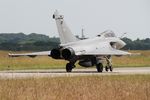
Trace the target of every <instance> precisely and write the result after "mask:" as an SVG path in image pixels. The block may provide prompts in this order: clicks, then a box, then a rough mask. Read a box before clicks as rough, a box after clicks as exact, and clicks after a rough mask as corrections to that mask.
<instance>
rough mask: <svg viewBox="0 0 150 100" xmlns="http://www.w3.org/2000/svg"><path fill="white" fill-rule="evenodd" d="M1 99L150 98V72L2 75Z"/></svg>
mask: <svg viewBox="0 0 150 100" xmlns="http://www.w3.org/2000/svg"><path fill="white" fill-rule="evenodd" d="M0 99H1V100H150V75H128V76H86V77H83V76H82V77H63V78H59V77H58V78H31V79H6V80H2V79H0Z"/></svg>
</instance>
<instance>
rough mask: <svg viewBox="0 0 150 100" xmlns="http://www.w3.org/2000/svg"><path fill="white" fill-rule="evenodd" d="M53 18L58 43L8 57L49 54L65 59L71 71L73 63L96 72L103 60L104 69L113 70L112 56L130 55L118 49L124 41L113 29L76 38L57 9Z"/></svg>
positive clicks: (101, 67) (101, 68)
mask: <svg viewBox="0 0 150 100" xmlns="http://www.w3.org/2000/svg"><path fill="white" fill-rule="evenodd" d="M53 19H55V21H56V25H57V29H58V33H59V36H60V45H59V47H58V48H54V49H52V50H50V51H43V52H33V53H24V54H9V56H10V57H20V56H29V57H36V56H49V57H52V58H53V59H64V60H67V61H68V63H67V64H66V71H67V72H71V71H72V69H73V68H75V67H76V66H75V63H76V62H77V61H78V64H79V65H80V66H82V67H93V66H96V69H97V72H103V66H104V65H103V60H105V61H106V62H107V64H106V66H105V70H106V71H109V70H110V71H113V67H112V61H111V57H112V56H124V55H131V53H129V52H126V51H122V50H119V49H121V48H123V47H124V46H125V45H126V43H125V42H123V41H122V40H121V39H120V38H119V37H116V35H115V34H114V32H113V31H105V32H102V33H100V34H98V35H97V36H96V37H95V38H92V39H82V40H81V39H78V38H76V37H75V36H74V35H73V34H72V32H71V30H70V29H69V27H68V26H67V24H66V23H65V20H64V16H63V15H60V14H59V13H58V11H55V12H54V14H53Z"/></svg>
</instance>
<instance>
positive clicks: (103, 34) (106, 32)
mask: <svg viewBox="0 0 150 100" xmlns="http://www.w3.org/2000/svg"><path fill="white" fill-rule="evenodd" d="M97 36H98V37H101V36H103V37H106V38H107V37H116V35H115V33H114V32H113V31H111V30H106V31H104V32H102V33H100V34H99V35H97Z"/></svg>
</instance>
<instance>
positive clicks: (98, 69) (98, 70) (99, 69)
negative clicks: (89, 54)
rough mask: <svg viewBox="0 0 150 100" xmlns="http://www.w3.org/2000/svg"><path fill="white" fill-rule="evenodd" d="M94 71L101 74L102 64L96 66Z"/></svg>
mask: <svg viewBox="0 0 150 100" xmlns="http://www.w3.org/2000/svg"><path fill="white" fill-rule="evenodd" d="M96 69H97V72H103V64H102V63H98V64H96Z"/></svg>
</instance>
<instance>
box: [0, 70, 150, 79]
mask: <svg viewBox="0 0 150 100" xmlns="http://www.w3.org/2000/svg"><path fill="white" fill-rule="evenodd" d="M134 74H150V67H141V68H115V69H114V71H113V72H106V71H104V72H103V73H98V72H97V71H96V69H94V68H92V69H91V68H90V69H74V70H73V71H72V72H71V73H66V71H65V69H49V70H16V71H0V78H1V79H8V78H12V79H13V78H32V77H34V78H38V77H72V76H94V75H134Z"/></svg>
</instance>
